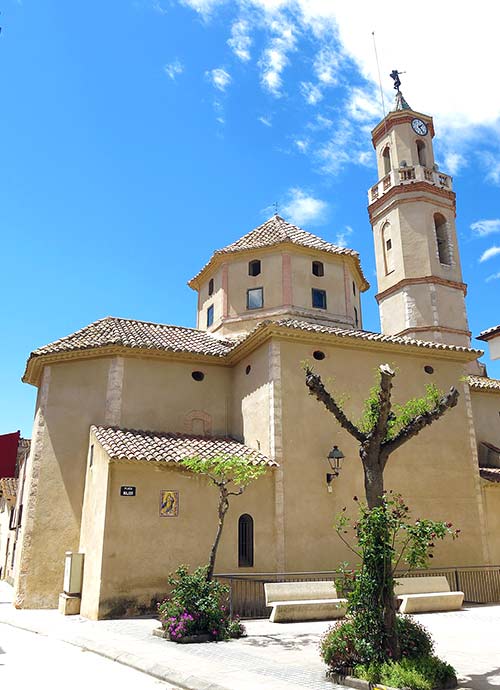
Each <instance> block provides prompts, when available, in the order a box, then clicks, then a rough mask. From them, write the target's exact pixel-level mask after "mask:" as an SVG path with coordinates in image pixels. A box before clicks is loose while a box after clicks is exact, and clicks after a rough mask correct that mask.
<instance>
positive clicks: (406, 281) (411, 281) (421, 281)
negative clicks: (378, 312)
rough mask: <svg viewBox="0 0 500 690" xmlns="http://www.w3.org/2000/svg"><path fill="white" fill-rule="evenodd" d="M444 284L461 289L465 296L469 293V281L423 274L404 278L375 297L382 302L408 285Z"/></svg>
mask: <svg viewBox="0 0 500 690" xmlns="http://www.w3.org/2000/svg"><path fill="white" fill-rule="evenodd" d="M431 283H432V284H434V285H443V286H444V287H450V288H454V289H455V290H461V291H462V292H463V293H464V297H465V295H466V294H467V283H460V282H458V281H456V280H447V279H446V278H440V277H439V276H421V277H418V278H403V280H400V281H399V282H397V283H396V284H395V285H391V287H389V288H387V290H383V291H382V292H379V293H377V294H376V295H375V299H376V300H377V302H378V303H379V304H380V302H381V301H382V300H384V299H386V298H387V297H390V296H391V295H393V294H394V293H395V292H399V290H402V289H403V288H405V287H407V286H408V285H429V284H431Z"/></svg>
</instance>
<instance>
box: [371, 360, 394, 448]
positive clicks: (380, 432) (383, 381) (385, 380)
mask: <svg viewBox="0 0 500 690" xmlns="http://www.w3.org/2000/svg"><path fill="white" fill-rule="evenodd" d="M379 371H380V388H379V391H378V419H377V421H376V423H375V426H374V427H373V430H372V431H371V433H370V435H369V436H370V438H369V449H368V451H367V452H368V453H370V450H371V448H377V449H378V448H380V446H381V445H382V442H383V440H384V437H385V435H386V433H387V422H388V420H389V415H390V413H391V390H392V379H393V378H394V376H395V372H394V371H393V370H392V369H391V367H390V366H389V365H388V364H381V365H380V366H379Z"/></svg>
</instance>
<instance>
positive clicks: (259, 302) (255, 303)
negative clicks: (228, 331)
mask: <svg viewBox="0 0 500 690" xmlns="http://www.w3.org/2000/svg"><path fill="white" fill-rule="evenodd" d="M263 306H264V288H261V287H259V288H251V289H250V290H247V309H262V307H263Z"/></svg>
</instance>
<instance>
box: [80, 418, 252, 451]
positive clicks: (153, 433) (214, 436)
mask: <svg viewBox="0 0 500 690" xmlns="http://www.w3.org/2000/svg"><path fill="white" fill-rule="evenodd" d="M90 428H91V430H101V431H108V430H111V431H123V432H127V433H129V434H141V435H147V436H159V437H167V436H169V437H170V436H174V437H176V438H192V439H199V440H201V441H211V440H217V441H232V442H234V443H240V444H241V445H242V446H244V445H245V444H244V443H243V441H240V440H238V439H237V438H234V437H233V436H220V435H218V434H211V435H210V436H203V435H200V434H187V433H183V432H182V431H155V430H154V429H132V428H129V427H123V426H117V425H115V424H111V425H105V424H92V425H91V426H90ZM252 450H254V449H252Z"/></svg>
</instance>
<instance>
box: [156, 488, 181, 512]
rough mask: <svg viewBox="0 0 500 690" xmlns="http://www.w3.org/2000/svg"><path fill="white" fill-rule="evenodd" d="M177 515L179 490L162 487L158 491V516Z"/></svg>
mask: <svg viewBox="0 0 500 690" xmlns="http://www.w3.org/2000/svg"><path fill="white" fill-rule="evenodd" d="M178 515H179V492H178V491H170V490H169V489H162V491H160V517H177V516H178Z"/></svg>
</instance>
